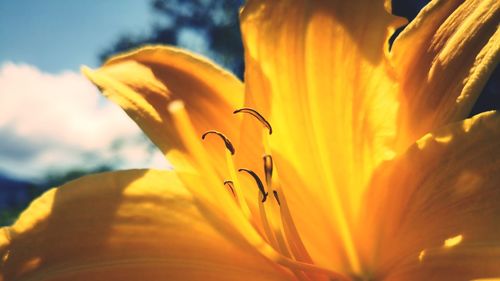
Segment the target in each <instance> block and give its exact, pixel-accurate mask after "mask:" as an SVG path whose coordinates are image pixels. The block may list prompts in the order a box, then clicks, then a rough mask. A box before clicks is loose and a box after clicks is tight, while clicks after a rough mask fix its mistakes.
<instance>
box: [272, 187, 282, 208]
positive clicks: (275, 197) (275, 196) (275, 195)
mask: <svg viewBox="0 0 500 281" xmlns="http://www.w3.org/2000/svg"><path fill="white" fill-rule="evenodd" d="M273 195H274V199H276V202H278V205H280V206H281V202H280V198H279V196H278V191H276V190H273Z"/></svg>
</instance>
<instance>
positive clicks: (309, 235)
mask: <svg viewBox="0 0 500 281" xmlns="http://www.w3.org/2000/svg"><path fill="white" fill-rule="evenodd" d="M241 21H242V24H241V25H242V32H243V37H244V38H243V39H244V45H245V48H246V57H245V65H246V74H245V83H246V87H247V88H246V104H247V105H248V106H250V107H254V108H255V109H257V110H258V111H260V113H262V114H263V115H264V116H265V117H267V118H268V120H269V121H270V123H271V125H272V126H273V129H274V132H273V135H272V136H271V137H270V144H271V147H272V149H273V152H274V156H275V158H276V164H277V170H278V172H279V174H280V178H282V179H283V181H284V182H285V183H286V184H285V186H284V187H283V189H284V192H285V195H286V197H287V198H288V201H289V202H290V205H291V206H290V208H291V211H292V213H293V216H294V218H297V220H298V223H297V224H298V225H297V226H298V228H299V231H300V232H301V234H302V236H303V238H304V241H305V243H306V247H307V248H308V250H309V251H310V252H311V255H312V256H313V259H314V260H315V261H316V262H317V263H319V264H322V265H325V266H330V267H332V268H339V267H344V265H345V264H346V263H347V260H351V261H350V262H348V263H350V264H351V267H353V268H354V267H357V266H355V265H353V264H355V263H356V262H355V261H354V260H355V257H346V256H345V255H344V254H343V253H342V250H339V249H338V246H339V245H348V244H352V243H349V242H348V240H349V236H350V234H349V227H350V226H349V225H348V224H349V223H348V221H351V219H352V218H354V217H355V215H356V212H357V209H358V208H359V203H360V202H359V198H360V197H361V195H360V194H361V193H362V192H363V188H364V186H365V184H366V182H367V181H368V180H369V178H370V174H371V172H372V170H373V168H374V167H375V166H376V165H378V163H380V161H382V160H384V159H386V158H387V157H391V156H392V153H391V152H392V151H391V148H390V147H389V145H390V141H391V140H392V138H394V135H395V133H396V121H397V120H396V117H397V115H396V113H397V99H396V96H395V82H394V81H393V80H392V79H391V78H390V77H389V76H388V75H387V73H386V64H385V53H386V52H387V50H388V45H387V38H388V34H389V30H390V29H392V28H393V27H394V23H395V21H396V18H395V17H393V16H391V15H390V14H389V13H387V12H386V10H385V8H384V3H383V1H330V0H318V1H305V0H283V1H261V0H253V1H248V2H247V4H246V6H245V7H244V9H243V11H242V14H241ZM249 138H250V137H249ZM318 227H319V229H321V231H314V230H317V229H318ZM347 248H350V250H347V252H349V253H348V254H347V256H352V255H353V252H354V250H353V249H352V246H347ZM343 264H344V265H343ZM344 268H345V267H344Z"/></svg>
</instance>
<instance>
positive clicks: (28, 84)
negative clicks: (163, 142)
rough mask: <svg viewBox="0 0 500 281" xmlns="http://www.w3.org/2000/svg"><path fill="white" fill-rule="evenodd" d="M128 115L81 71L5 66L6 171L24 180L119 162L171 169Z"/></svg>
mask: <svg viewBox="0 0 500 281" xmlns="http://www.w3.org/2000/svg"><path fill="white" fill-rule="evenodd" d="M148 145H149V143H148V142H146V141H145V140H144V137H143V136H142V133H141V132H140V130H139V128H138V127H137V125H135V124H134V123H133V122H132V121H131V120H130V119H129V118H128V117H127V116H126V114H125V113H124V112H123V111H122V110H121V109H120V108H118V107H117V106H115V105H114V104H112V103H110V102H108V101H107V100H105V99H104V98H103V97H102V96H100V94H99V93H98V91H97V89H96V88H95V87H94V86H93V85H92V84H91V83H90V82H88V81H87V80H86V79H85V78H84V77H83V76H81V75H80V74H79V73H75V72H71V71H67V72H64V73H61V74H48V73H43V72H41V71H40V70H38V69H36V68H35V67H33V66H30V65H25V64H12V63H5V64H3V65H2V66H1V67H0V170H3V171H6V172H7V173H10V174H12V175H14V176H18V177H24V178H27V177H29V178H37V177H42V176H43V175H44V174H45V173H47V172H56V171H60V172H63V171H65V170H71V169H74V168H93V167H97V166H100V165H115V166H116V168H145V167H158V168H165V167H167V164H166V161H164V160H163V158H162V157H161V155H159V152H158V151H155V152H150V150H149V149H148Z"/></svg>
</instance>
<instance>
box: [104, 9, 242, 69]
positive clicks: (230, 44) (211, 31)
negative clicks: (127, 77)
mask: <svg viewBox="0 0 500 281" xmlns="http://www.w3.org/2000/svg"><path fill="white" fill-rule="evenodd" d="M242 3H243V0H191V1H186V0H152V1H151V7H152V9H153V11H154V12H155V15H156V23H155V24H153V26H152V29H151V32H150V33H149V34H144V35H122V36H121V37H119V38H118V39H117V41H116V42H115V43H114V44H112V46H111V47H110V48H109V49H107V50H105V51H104V52H102V53H101V55H100V59H101V61H104V60H106V58H108V57H110V56H112V55H114V54H117V53H120V52H123V51H126V50H130V49H135V48H137V47H139V46H143V45H148V44H164V45H175V46H182V47H184V48H188V49H191V50H192V51H195V52H201V53H202V54H203V55H205V56H208V57H210V58H212V59H213V60H215V61H216V62H217V63H219V64H221V65H223V66H225V67H226V68H227V69H230V70H232V71H233V72H234V73H235V74H237V75H238V76H239V77H240V78H241V77H242V75H243V69H244V66H243V46H242V43H241V34H240V29H239V25H238V13H239V7H240V6H241V5H242ZM186 31H192V32H195V33H197V34H198V35H199V36H201V37H203V39H204V41H205V43H207V47H208V49H207V50H200V49H196V48H193V46H189V45H183V44H182V42H181V34H182V33H183V32H186Z"/></svg>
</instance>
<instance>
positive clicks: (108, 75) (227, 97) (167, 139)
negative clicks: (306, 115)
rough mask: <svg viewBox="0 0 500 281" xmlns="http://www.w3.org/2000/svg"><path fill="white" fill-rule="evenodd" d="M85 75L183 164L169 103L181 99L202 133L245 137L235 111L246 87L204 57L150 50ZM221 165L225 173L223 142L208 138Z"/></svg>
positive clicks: (217, 164)
mask: <svg viewBox="0 0 500 281" xmlns="http://www.w3.org/2000/svg"><path fill="white" fill-rule="evenodd" d="M83 72H84V74H85V75H86V76H87V77H88V78H89V79H90V80H91V81H92V82H93V83H94V84H96V85H97V86H98V87H99V88H100V89H101V90H102V91H103V93H104V95H105V96H106V97H107V98H109V99H110V100H111V101H113V102H115V103H117V104H118V105H119V106H120V107H122V108H123V109H124V110H125V111H126V112H127V114H128V115H129V116H130V117H131V118H132V119H133V120H134V121H135V122H136V123H137V124H138V125H139V126H140V127H141V128H142V130H143V131H144V132H145V133H146V134H147V135H148V136H149V138H150V139H151V140H152V141H153V142H154V143H155V144H156V145H157V146H158V147H159V148H160V149H161V150H162V151H163V152H164V153H165V154H169V152H172V153H170V154H169V157H168V158H169V160H170V161H171V162H172V164H173V165H174V167H175V165H176V164H178V163H179V162H180V161H182V159H179V157H176V156H177V155H181V154H179V153H177V152H174V151H179V150H180V151H182V152H183V151H184V150H185V148H184V147H183V146H182V143H181V141H180V140H179V137H178V134H177V133H176V132H175V130H174V128H173V125H172V118H171V116H170V115H169V114H168V111H167V106H168V104H169V103H170V102H171V101H173V100H176V99H180V100H182V101H183V102H184V104H185V105H186V110H187V111H188V113H189V117H190V119H191V122H193V125H194V127H195V129H196V133H197V134H198V135H199V137H200V138H201V135H202V134H203V133H204V132H206V131H208V130H218V131H220V132H223V133H224V134H226V135H227V136H228V137H229V138H230V139H231V140H233V141H235V142H236V141H237V140H238V139H239V132H238V123H237V122H235V121H236V119H234V118H232V112H233V110H234V109H236V108H238V107H241V105H242V103H243V84H242V83H241V82H240V81H239V80H238V78H236V77H235V76H233V75H231V74H230V73H228V72H226V71H224V70H222V69H221V68H219V67H217V66H215V65H214V64H213V63H212V62H210V61H208V60H207V59H204V58H202V57H200V56H196V55H193V54H191V53H188V52H186V51H181V50H179V49H176V48H173V47H160V46H149V47H144V48H141V49H139V50H136V51H133V52H130V53H126V54H123V55H119V56H116V57H114V58H112V59H111V60H109V61H108V62H106V64H104V66H102V67H101V68H99V69H97V70H95V71H92V70H90V69H88V68H83ZM206 142H207V144H206V146H207V147H208V149H209V151H213V152H214V153H213V156H214V157H213V158H214V163H215V165H214V166H215V167H220V168H219V170H223V167H225V165H224V163H225V162H224V161H223V159H224V158H223V157H224V153H223V150H221V149H220V148H221V142H220V140H214V139H211V138H208V139H207V141H206Z"/></svg>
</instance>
